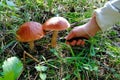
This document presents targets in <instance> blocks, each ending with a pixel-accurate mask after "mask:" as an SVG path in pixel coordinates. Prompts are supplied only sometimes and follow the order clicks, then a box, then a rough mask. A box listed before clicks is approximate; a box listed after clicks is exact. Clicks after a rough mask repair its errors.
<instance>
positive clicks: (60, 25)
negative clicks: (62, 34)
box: [43, 17, 70, 48]
mask: <svg viewBox="0 0 120 80" xmlns="http://www.w3.org/2000/svg"><path fill="white" fill-rule="evenodd" d="M68 27H70V23H69V22H68V21H67V20H66V19H65V18H63V17H52V18H50V19H48V20H47V21H46V22H45V23H44V24H43V30H53V35H52V40H51V47H53V48H54V47H56V41H57V36H58V31H60V30H65V29H67V28H68Z"/></svg>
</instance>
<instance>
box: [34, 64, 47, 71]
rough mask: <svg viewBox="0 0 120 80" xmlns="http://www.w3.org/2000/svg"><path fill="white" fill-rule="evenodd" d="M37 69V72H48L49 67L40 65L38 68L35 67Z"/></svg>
mask: <svg viewBox="0 0 120 80" xmlns="http://www.w3.org/2000/svg"><path fill="white" fill-rule="evenodd" d="M35 69H36V70H37V71H46V70H47V67H46V66H41V65H38V66H35Z"/></svg>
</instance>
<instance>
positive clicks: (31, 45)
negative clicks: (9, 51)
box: [28, 41, 34, 50]
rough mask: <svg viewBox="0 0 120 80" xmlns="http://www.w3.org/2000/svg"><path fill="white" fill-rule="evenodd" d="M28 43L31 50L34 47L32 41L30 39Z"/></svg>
mask: <svg viewBox="0 0 120 80" xmlns="http://www.w3.org/2000/svg"><path fill="white" fill-rule="evenodd" d="M28 43H29V47H30V49H31V50H33V48H34V41H30V42H28Z"/></svg>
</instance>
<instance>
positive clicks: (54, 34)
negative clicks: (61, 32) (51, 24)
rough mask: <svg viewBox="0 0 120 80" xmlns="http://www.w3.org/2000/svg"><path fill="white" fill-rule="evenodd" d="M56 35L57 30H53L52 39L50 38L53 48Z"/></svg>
mask: <svg viewBox="0 0 120 80" xmlns="http://www.w3.org/2000/svg"><path fill="white" fill-rule="evenodd" d="M57 36H58V31H57V30H55V31H53V35H52V40H51V47H53V48H55V47H56V44H57V42H56V41H57Z"/></svg>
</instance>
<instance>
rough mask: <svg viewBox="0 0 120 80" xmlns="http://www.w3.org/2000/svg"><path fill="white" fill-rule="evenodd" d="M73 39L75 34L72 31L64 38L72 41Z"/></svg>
mask: <svg viewBox="0 0 120 80" xmlns="http://www.w3.org/2000/svg"><path fill="white" fill-rule="evenodd" d="M73 37H75V33H74V32H73V31H71V32H70V33H69V34H68V35H67V36H66V37H65V39H66V40H69V39H72V38H73Z"/></svg>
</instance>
